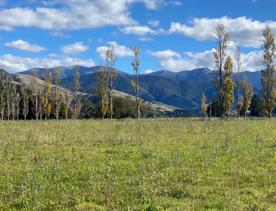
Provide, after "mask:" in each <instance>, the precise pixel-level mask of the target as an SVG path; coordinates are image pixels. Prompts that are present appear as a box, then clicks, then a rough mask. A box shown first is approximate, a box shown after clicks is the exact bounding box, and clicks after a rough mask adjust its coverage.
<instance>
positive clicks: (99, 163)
mask: <svg viewBox="0 0 276 211" xmlns="http://www.w3.org/2000/svg"><path fill="white" fill-rule="evenodd" d="M0 134H1V136H0V164H1V165H0V210H10V209H12V210H15V209H24V210H62V209H65V210H67V209H69V210H206V209H212V210H276V120H252V121H243V120H239V121H237V120H231V121H220V120H213V121H199V120H189V119H187V120H141V121H139V122H136V121H134V120H125V121H115V120H114V121H67V122H65V121H60V122H55V121H49V122H38V123H36V122H2V123H0Z"/></svg>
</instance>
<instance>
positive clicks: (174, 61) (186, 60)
mask: <svg viewBox="0 0 276 211" xmlns="http://www.w3.org/2000/svg"><path fill="white" fill-rule="evenodd" d="M214 51H215V49H211V50H207V51H203V52H184V53H183V54H180V53H177V52H174V51H172V50H165V51H158V52H151V53H150V54H151V55H152V56H154V57H155V58H157V59H158V60H159V62H160V66H161V68H162V69H167V70H170V71H175V72H178V71H184V70H191V69H195V68H201V67H202V68H209V69H211V70H214V69H215V62H214V58H213V52H214ZM168 52H171V53H168ZM172 52H174V53H172ZM163 55H164V56H163ZM165 55H166V56H165ZM176 55H177V56H176ZM228 55H230V56H231V57H232V58H233V62H234V72H235V71H236V70H237V67H236V66H237V65H236V62H235V60H234V58H235V55H234V46H233V48H230V49H229V51H228ZM241 61H242V62H241V63H242V68H241V71H260V70H262V68H263V66H262V52H261V51H251V52H248V53H242V58H241Z"/></svg>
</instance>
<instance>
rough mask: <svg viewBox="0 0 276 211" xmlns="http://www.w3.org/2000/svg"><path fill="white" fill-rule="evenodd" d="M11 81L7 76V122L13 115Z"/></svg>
mask: <svg viewBox="0 0 276 211" xmlns="http://www.w3.org/2000/svg"><path fill="white" fill-rule="evenodd" d="M11 86H12V83H11V79H10V77H9V75H7V80H6V116H7V120H10V115H11Z"/></svg>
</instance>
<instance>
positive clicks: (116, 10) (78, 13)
mask: <svg viewBox="0 0 276 211" xmlns="http://www.w3.org/2000/svg"><path fill="white" fill-rule="evenodd" d="M43 2H44V3H42V4H40V5H39V6H37V7H35V8H30V7H15V8H5V9H1V10H0V29H2V30H12V29H13V28H16V27H35V28H40V29H48V30H55V31H57V30H77V29H84V28H98V27H104V26H118V25H131V24H134V23H135V21H134V20H133V19H132V18H131V17H130V12H129V6H130V5H131V4H133V3H137V2H141V3H143V4H144V5H145V6H146V7H147V8H148V9H156V8H157V7H158V5H160V4H161V3H162V2H163V0H113V1H110V0H61V1H46V2H47V5H45V1H43ZM55 4H58V7H54V5H55ZM7 17H8V18H7Z"/></svg>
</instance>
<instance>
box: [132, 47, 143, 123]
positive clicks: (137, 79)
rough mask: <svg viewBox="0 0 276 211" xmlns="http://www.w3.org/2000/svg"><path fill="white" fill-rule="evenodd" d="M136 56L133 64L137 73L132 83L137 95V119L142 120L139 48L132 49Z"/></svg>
mask: <svg viewBox="0 0 276 211" xmlns="http://www.w3.org/2000/svg"><path fill="white" fill-rule="evenodd" d="M131 49H132V51H133V54H134V59H133V61H132V63H131V65H132V67H133V71H134V73H135V82H134V81H132V87H133V89H134V92H135V95H136V118H137V119H140V116H141V112H140V105H141V102H140V100H139V90H140V87H139V66H140V58H139V57H140V53H141V52H140V49H139V48H138V47H132V48H131Z"/></svg>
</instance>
